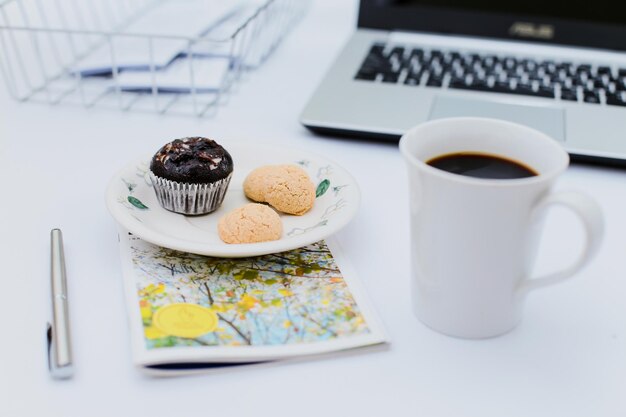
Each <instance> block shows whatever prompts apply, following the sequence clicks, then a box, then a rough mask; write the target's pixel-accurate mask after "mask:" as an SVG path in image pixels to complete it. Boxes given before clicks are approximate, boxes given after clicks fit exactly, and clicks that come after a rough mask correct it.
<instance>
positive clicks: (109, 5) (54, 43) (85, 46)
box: [0, 0, 308, 116]
mask: <svg viewBox="0 0 626 417" xmlns="http://www.w3.org/2000/svg"><path fill="white" fill-rule="evenodd" d="M307 6H308V1H307V0H262V1H261V0H256V1H254V0H6V1H3V2H2V3H0V48H1V49H0V50H1V51H2V54H1V55H0V59H1V60H0V72H1V73H2V76H3V78H4V80H5V82H6V85H7V90H8V91H9V93H10V94H11V96H12V97H14V98H15V99H17V100H20V101H35V102H46V103H50V104H61V103H63V104H79V105H82V106H85V107H93V106H103V107H109V108H118V109H122V110H139V111H151V112H158V113H175V114H192V115H196V116H204V115H208V114H214V111H215V110H216V109H217V108H218V106H219V105H220V104H222V103H223V102H224V98H225V95H226V93H228V92H229V90H231V89H232V87H233V85H235V83H236V82H237V81H238V80H240V79H241V77H242V75H243V74H244V73H245V72H246V71H249V70H251V69H254V68H256V67H258V66H259V65H261V64H262V63H263V61H264V60H265V59H266V58H267V57H268V56H269V55H270V54H271V53H272V51H273V50H274V49H275V48H276V46H277V45H278V44H279V43H280V41H281V39H282V38H283V37H284V36H285V34H286V33H287V32H288V31H289V29H290V28H291V27H293V25H294V24H295V23H296V22H297V21H298V20H299V18H300V17H302V16H303V15H304V13H305V10H306V7H307Z"/></svg>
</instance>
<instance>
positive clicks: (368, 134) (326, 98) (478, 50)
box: [301, 0, 626, 164]
mask: <svg viewBox="0 0 626 417" xmlns="http://www.w3.org/2000/svg"><path fill="white" fill-rule="evenodd" d="M455 116H476V117H492V118H499V119H504V120H509V121H513V122H517V123H522V124H525V125H527V126H530V127H533V128H535V129H538V130H540V131H543V132H545V133H547V134H548V135H550V136H551V137H553V138H554V139H556V140H557V141H559V142H561V143H562V144H563V146H564V147H565V149H566V150H567V151H568V152H569V153H570V155H572V158H573V159H575V160H576V159H578V160H587V161H593V162H602V163H617V164H626V5H624V4H621V3H619V2H617V3H616V2H609V1H608V0H597V1H593V2H589V1H583V0H572V1H569V2H562V1H556V0H541V1H540V0H526V1H523V2H504V1H502V2H496V1H491V0H361V2H360V10H359V18H358V30H357V31H356V32H355V33H354V35H353V36H352V37H351V39H350V40H349V41H348V43H347V45H346V46H345V48H344V49H343V51H342V52H341V54H340V55H339V57H338V58H337V59H336V61H335V62H334V64H333V66H332V67H331V69H330V71H329V72H328V73H327V74H326V76H325V77H324V79H323V81H322V83H321V84H320V85H319V87H318V88H317V90H316V92H315V93H314V95H313V97H312V98H311V99H310V101H309V102H308V104H307V106H306V108H305V109H304V111H303V113H302V115H301V122H302V124H304V125H305V126H306V127H308V128H310V129H311V130H313V131H315V132H319V133H322V134H332V135H341V136H354V137H360V138H376V139H386V140H397V139H398V138H399V137H400V136H401V135H402V134H403V133H404V132H405V131H406V130H408V129H409V128H410V127H412V126H414V125H416V124H419V123H421V122H424V121H426V120H432V119H439V118H445V117H455Z"/></svg>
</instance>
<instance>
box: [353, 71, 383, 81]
mask: <svg viewBox="0 0 626 417" xmlns="http://www.w3.org/2000/svg"><path fill="white" fill-rule="evenodd" d="M377 75H378V73H377V72H367V71H359V72H358V73H357V74H356V76H355V77H354V79H356V80H362V81H375V80H376V76H377Z"/></svg>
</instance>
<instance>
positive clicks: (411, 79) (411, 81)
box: [404, 73, 422, 86]
mask: <svg viewBox="0 0 626 417" xmlns="http://www.w3.org/2000/svg"><path fill="white" fill-rule="evenodd" d="M421 79H422V74H421V73H420V74H409V75H408V76H407V77H406V78H405V79H404V84H406V85H413V86H417V85H420V81H421Z"/></svg>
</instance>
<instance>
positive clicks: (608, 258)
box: [0, 0, 626, 417]
mask: <svg viewBox="0 0 626 417" xmlns="http://www.w3.org/2000/svg"><path fill="white" fill-rule="evenodd" d="M355 20H356V1H355V0H351V1H346V0H343V1H334V0H325V1H322V0H318V1H315V2H314V5H313V8H312V10H311V11H310V13H309V15H308V16H307V18H306V19H305V20H304V21H303V22H302V23H301V24H300V26H298V27H297V28H296V30H295V31H294V32H293V33H292V34H291V36H290V37H289V38H288V39H287V40H286V42H285V43H284V44H283V45H282V46H281V47H280V48H279V49H278V50H277V51H276V54H275V55H274V56H273V57H272V58H271V59H270V60H269V61H268V62H267V63H266V64H265V65H264V66H263V67H262V68H261V69H260V70H258V71H256V72H254V73H252V74H250V76H249V79H248V81H247V82H244V83H243V84H242V85H241V88H240V89H239V91H238V92H237V93H235V94H234V95H233V96H232V97H231V100H230V102H229V103H228V105H227V106H226V107H225V108H223V109H222V110H221V111H220V113H219V114H218V116H217V118H216V119H214V120H210V119H209V120H205V119H195V118H192V117H188V118H185V117H158V116H155V115H149V114H137V113H130V114H125V113H121V112H116V111H108V110H97V109H96V110H84V109H82V108H73V107H48V106H44V105H38V104H29V103H26V104H18V103H16V102H14V101H12V100H11V99H10V98H9V97H8V96H7V94H6V93H5V92H2V94H1V96H0V97H1V98H0V100H1V101H0V106H1V111H0V137H1V147H0V167H1V168H0V173H1V175H2V177H1V179H0V181H1V184H2V204H1V205H0V213H1V215H0V219H1V221H2V223H1V225H2V228H1V230H2V239H1V240H0V242H1V243H0V254H1V257H2V272H1V277H2V286H1V287H0V288H2V295H1V300H2V301H1V302H0V318H1V321H2V323H3V325H2V326H1V329H0V334H1V336H0V416H3V417H4V416H6V417H21V416H48V417H53V416H60V417H73V416H80V417H99V416H102V417H111V416H154V417H158V416H169V415H172V416H174V415H175V416H183V417H187V416H200V415H204V416H244V415H256V416H265V415H268V416H270V415H271V416H278V415H292V416H340V415H349V416H369V415H372V416H381V415H412V416H430V417H433V416H434V417H437V416H464V417H465V416H472V417H473V416H476V417H478V416H480V417H487V416H498V417H501V416H507V417H517V416H520V417H522V416H523V417H529V416H532V417H539V416H550V417H553V416H567V417H575V416H581V417H582V416H584V417H588V416H594V417H598V416H624V415H626V396H624V387H626V272H625V268H624V267H625V262H626V185H625V184H626V170H617V169H611V168H602V167H588V166H580V165H574V166H572V167H571V168H570V169H569V170H568V171H567V172H566V174H565V175H564V176H563V177H562V179H561V180H560V182H559V184H558V188H559V189H578V190H582V191H585V192H587V193H588V194H590V195H591V196H593V197H595V198H596V199H597V200H598V201H599V202H600V204H601V205H602V207H603V209H604V213H605V215H606V223H607V232H606V239H605V241H604V245H603V247H602V249H601V252H600V254H599V256H598V257H597V258H596V260H595V261H594V262H593V263H592V264H591V265H590V266H589V267H588V268H586V269H585V270H584V271H583V272H582V273H581V274H579V275H578V276H577V277H575V278H574V279H573V280H571V281H568V282H567V283H564V284H561V285H558V286H554V287H551V288H548V289H545V290H542V291H538V292H536V293H534V294H532V296H531V297H530V298H529V300H528V303H527V305H526V310H525V315H524V320H523V322H522V324H521V325H520V326H519V327H518V328H517V329H516V330H514V331H513V332H511V333H509V334H507V335H505V336H503V337H500V338H496V339H491V340H484V341H466V340H457V339H453V338H449V337H446V336H442V335H440V334H437V333H435V332H433V331H431V330H429V329H428V328H426V327H425V326H423V325H422V324H421V323H420V322H418V321H417V320H416V319H415V318H414V317H413V315H412V313H411V309H410V299H409V291H408V288H409V256H410V254H409V234H408V226H407V225H408V201H407V184H406V173H405V167H404V165H403V162H402V160H401V157H400V154H399V152H398V150H397V147H396V145H395V144H384V143H371V142H364V141H345V140H337V139H332V138H320V137H315V136H313V135H312V134H310V133H309V132H308V131H307V130H305V129H304V128H303V127H302V126H300V125H299V123H298V115H299V113H300V111H301V110H302V108H303V107H304V105H305V103H306V101H307V99H308V98H309V96H310V95H311V94H312V92H313V90H314V88H315V86H316V85H317V83H318V82H319V81H320V79H321V77H322V76H323V74H324V72H325V71H326V69H327V68H328V66H329V65H330V63H331V61H332V60H333V58H334V56H335V55H336V54H337V53H338V51H339V49H340V47H341V46H342V45H343V43H344V42H345V41H346V40H347V38H348V36H349V35H350V33H351V32H352V30H353V28H354V27H355ZM189 135H206V136H210V137H213V138H217V139H218V140H220V141H221V142H223V143H225V144H227V143H228V142H229V141H236V140H239V139H244V140H258V141H264V142H270V143H276V144H286V145H289V146H295V147H299V148H302V149H306V150H310V151H315V152H318V153H323V154H326V155H328V156H329V157H331V158H333V159H335V160H336V161H337V162H339V163H340V164H342V165H343V166H344V167H345V168H346V169H348V170H349V171H350V172H352V174H353V175H354V176H355V177H356V179H357V180H358V182H359V183H360V185H361V188H362V193H363V202H362V207H361V210H360V212H359V214H358V216H357V217H356V219H355V220H354V221H353V222H352V223H351V224H350V225H349V226H347V227H346V228H345V229H344V230H342V231H341V232H340V233H339V234H338V235H337V238H338V240H339V243H340V244H341V245H342V246H343V247H344V248H345V249H346V253H347V255H348V256H349V257H350V259H351V260H352V262H353V263H354V265H355V266H356V268H357V270H358V272H359V273H360V279H361V280H363V283H364V284H365V286H366V288H367V290H368V292H369V294H370V295H371V298H372V299H373V302H374V305H375V307H376V308H377V309H378V311H379V313H380V315H381V316H382V319H383V321H384V323H385V325H386V328H387V330H388V332H389V334H390V337H391V339H392V344H391V346H390V348H389V350H387V351H381V352H372V353H363V354H355V355H347V356H342V357H340V358H328V359H320V360H314V361H304V362H298V363H290V364H278V365H272V366H261V367H254V368H241V369H236V370H228V371H224V372H220V373H217V374H211V375H202V376H193V377H182V378H175V379H153V378H150V377H146V376H143V375H142V374H141V373H139V372H138V371H137V370H136V369H135V368H133V366H132V364H131V357H130V342H129V335H128V330H127V327H126V315H125V310H124V308H125V307H124V304H123V299H122V280H121V275H120V262H119V257H118V246H117V236H116V227H115V223H114V221H113V219H112V218H111V217H110V216H109V214H108V213H107V210H106V208H105V205H104V189H105V186H106V184H107V182H108V180H109V178H110V176H111V175H112V174H113V173H114V172H115V171H117V170H118V169H119V168H121V167H122V166H124V165H125V164H126V163H127V161H128V160H129V159H132V158H134V157H135V156H137V155H144V154H146V153H151V152H153V151H155V150H156V149H157V148H158V147H159V146H161V145H162V144H163V143H165V142H166V141H168V140H170V139H172V138H176V137H182V136H189ZM548 223H549V227H548V228H547V230H546V233H545V238H544V242H543V244H544V245H545V250H544V251H543V252H544V255H543V256H541V257H540V259H539V261H538V269H539V270H548V269H552V268H557V267H559V266H560V265H564V264H566V263H567V262H568V260H570V259H571V258H573V257H574V256H575V255H574V253H575V251H576V250H577V249H579V245H578V242H579V241H580V238H581V235H582V233H581V231H580V228H579V225H578V224H577V223H576V221H575V219H574V218H573V216H572V215H570V214H569V213H567V212H565V211H563V212H561V211H559V210H558V209H555V210H554V211H553V213H552V215H550V216H549V219H548ZM54 227H60V228H62V229H63V232H64V236H65V244H66V256H67V268H68V275H69V287H70V288H69V295H70V299H71V303H70V309H71V310H70V312H71V315H72V325H73V328H72V330H73V335H74V349H75V354H76V371H77V372H76V375H75V377H74V378H73V379H72V380H69V381H60V382H58V381H53V380H51V379H50V378H49V375H48V372H47V365H46V350H45V344H44V331H45V322H46V320H47V318H48V316H49V315H50V294H49V232H50V229H52V228H54Z"/></svg>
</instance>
